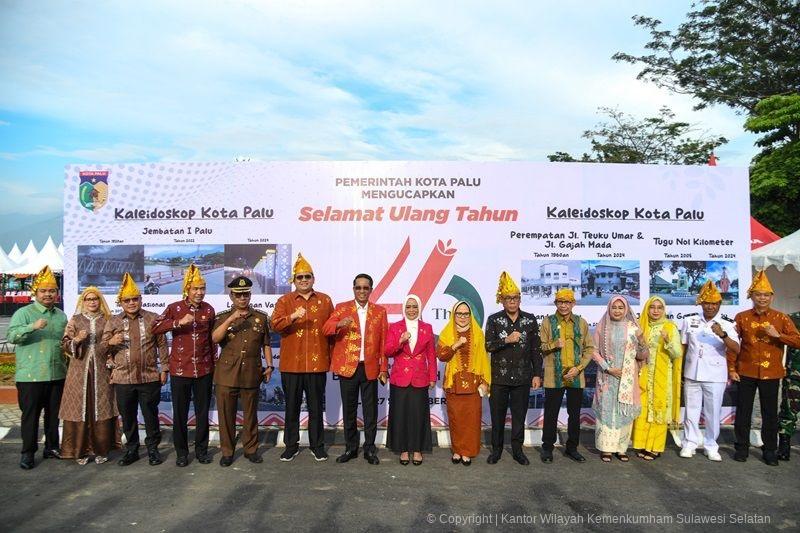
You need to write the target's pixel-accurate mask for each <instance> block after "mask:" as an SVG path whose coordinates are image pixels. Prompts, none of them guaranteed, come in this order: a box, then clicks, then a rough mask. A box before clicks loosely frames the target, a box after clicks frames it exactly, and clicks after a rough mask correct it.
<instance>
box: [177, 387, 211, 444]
mask: <svg viewBox="0 0 800 533" xmlns="http://www.w3.org/2000/svg"><path fill="white" fill-rule="evenodd" d="M169 381H170V390H171V391H172V441H173V445H174V446H175V453H176V454H177V455H178V457H185V456H187V455H189V402H193V403H194V415H195V429H194V453H195V454H198V455H202V454H204V453H206V451H208V410H209V408H210V407H211V388H212V386H213V385H214V374H206V375H205V376H202V377H199V378H186V377H181V376H170V379H169Z"/></svg>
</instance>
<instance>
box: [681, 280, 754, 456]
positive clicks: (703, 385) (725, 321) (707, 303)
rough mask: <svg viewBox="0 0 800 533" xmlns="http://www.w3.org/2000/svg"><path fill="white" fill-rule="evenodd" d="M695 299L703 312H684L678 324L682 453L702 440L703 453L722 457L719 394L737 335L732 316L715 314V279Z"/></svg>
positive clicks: (718, 302) (692, 449) (736, 349)
mask: <svg viewBox="0 0 800 533" xmlns="http://www.w3.org/2000/svg"><path fill="white" fill-rule="evenodd" d="M697 303H698V304H700V306H701V307H702V308H703V313H702V315H698V314H691V315H686V316H685V318H684V321H683V327H682V328H681V343H682V344H683V347H684V353H685V355H684V359H683V377H684V382H683V391H684V405H685V407H686V416H685V418H684V422H683V427H684V438H683V446H682V448H681V452H680V456H681V457H692V456H693V455H694V453H695V450H696V449H697V448H698V447H699V446H700V445H701V444H702V445H703V449H704V450H705V454H706V457H708V458H709V459H711V460H712V461H722V456H720V454H719V445H718V444H717V437H718V436H719V425H720V412H721V411H722V397H723V395H724V394H725V387H726V385H727V382H728V365H727V361H726V359H725V354H726V352H732V353H739V336H738V334H737V333H736V329H735V328H734V322H733V320H731V319H729V318H727V317H726V316H724V315H723V316H721V317H719V316H718V313H719V308H720V305H721V303H722V296H721V295H720V293H719V291H718V290H717V287H716V286H715V285H714V282H713V281H711V280H708V281H707V282H706V283H705V285H703V288H702V289H701V290H700V294H698V295H697ZM701 411H702V413H703V419H705V425H706V428H705V436H703V435H702V434H701V432H700V412H701Z"/></svg>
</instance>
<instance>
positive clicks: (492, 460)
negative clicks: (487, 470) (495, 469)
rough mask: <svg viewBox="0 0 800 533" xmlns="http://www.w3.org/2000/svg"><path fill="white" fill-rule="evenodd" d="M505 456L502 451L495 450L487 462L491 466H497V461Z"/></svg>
mask: <svg viewBox="0 0 800 533" xmlns="http://www.w3.org/2000/svg"><path fill="white" fill-rule="evenodd" d="M501 455H503V452H502V451H500V450H494V451H492V453H490V454H489V457H487V458H486V462H487V463H489V464H490V465H494V464H497V461H499V460H500V456H501Z"/></svg>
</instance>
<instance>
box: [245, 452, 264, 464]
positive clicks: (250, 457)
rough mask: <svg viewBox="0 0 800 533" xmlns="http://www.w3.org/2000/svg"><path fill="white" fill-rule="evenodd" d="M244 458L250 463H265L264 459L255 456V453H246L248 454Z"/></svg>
mask: <svg viewBox="0 0 800 533" xmlns="http://www.w3.org/2000/svg"><path fill="white" fill-rule="evenodd" d="M244 458H245V459H247V460H248V461H250V462H251V463H256V464H258V463H263V462H264V459H262V458H261V456H260V455H258V454H255V453H246V454H244Z"/></svg>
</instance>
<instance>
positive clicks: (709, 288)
mask: <svg viewBox="0 0 800 533" xmlns="http://www.w3.org/2000/svg"><path fill="white" fill-rule="evenodd" d="M721 301H722V295H721V294H720V293H719V290H717V286H716V285H715V284H714V282H713V281H711V280H708V281H706V282H705V284H704V285H703V286H702V287H701V288H700V292H699V293H698V294H697V300H696V301H695V303H696V304H716V303H720V302H721Z"/></svg>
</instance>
